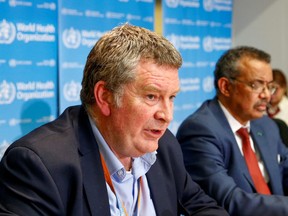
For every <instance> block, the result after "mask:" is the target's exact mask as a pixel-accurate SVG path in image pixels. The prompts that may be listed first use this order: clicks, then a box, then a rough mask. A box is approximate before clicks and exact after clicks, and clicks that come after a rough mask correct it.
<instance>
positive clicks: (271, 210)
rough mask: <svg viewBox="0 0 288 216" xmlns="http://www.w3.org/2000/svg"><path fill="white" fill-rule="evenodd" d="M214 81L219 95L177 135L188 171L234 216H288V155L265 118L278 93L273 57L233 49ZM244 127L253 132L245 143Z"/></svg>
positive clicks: (220, 62)
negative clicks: (242, 135)
mask: <svg viewBox="0 0 288 216" xmlns="http://www.w3.org/2000/svg"><path fill="white" fill-rule="evenodd" d="M214 76H215V88H216V92H217V96H216V97H215V98H214V99H213V100H207V101H205V102H204V103H203V104H202V106H201V107H200V108H199V109H198V110H197V111H196V112H195V113H193V114H192V115H190V116H189V117H187V119H185V120H184V122H183V123H182V124H181V126H180V127H179V129H178V132H177V135H176V137H177V138H178V140H179V142H180V144H181V148H182V151H183V156H184V164H185V166H186V168H187V170H188V172H189V173H190V175H191V176H192V179H193V180H195V181H196V182H197V183H199V184H200V186H202V188H203V189H204V191H205V192H206V193H207V194H208V195H210V196H212V197H213V198H214V199H215V200H216V201H217V202H218V203H219V204H221V205H222V206H223V207H225V208H226V210H227V211H228V212H229V213H230V214H231V215H233V216H238V215H239V216H251V215H265V216H270V215H271V216H276V215H277V216H278V215H283V216H284V215H288V197H286V195H287V193H288V150H287V148H286V147H285V146H284V144H283V143H282V141H281V138H280V135H279V130H278V128H277V126H276V124H275V123H274V122H273V121H272V120H271V119H270V118H269V117H267V116H266V115H264V113H265V110H266V106H267V103H268V102H269V100H270V97H271V94H273V92H274V91H275V89H274V87H273V85H272V81H273V80H272V69H271V66H270V55H269V54H267V53H265V52H263V51H261V50H258V49H256V48H253V47H246V46H242V47H236V48H233V49H230V50H228V51H227V52H225V53H224V54H223V55H222V56H221V58H220V59H219V60H218V62H217V64H216V68H215V71H214ZM242 127H244V128H246V129H248V131H250V134H249V135H250V137H249V135H248V139H246V141H244V139H243V140H242V138H241V133H240V132H238V129H240V128H242ZM246 129H244V130H246ZM241 131H243V129H241ZM246 131H247V130H246ZM248 140H249V141H248ZM246 144H247V145H246ZM244 146H246V147H244ZM242 147H244V148H243V149H242ZM248 147H249V148H250V150H251V148H252V151H250V150H249V151H250V153H249V154H250V156H253V158H254V159H253V160H254V162H255V163H253V162H252V161H253V160H251V157H249V155H247V149H248ZM251 152H252V153H251ZM255 153H256V155H255ZM248 158H249V159H248ZM246 161H247V162H246ZM252 164H254V166H253V168H251V165H252ZM252 169H253V170H252ZM250 170H252V171H250ZM256 173H259V175H256ZM256 178H257V180H255V179H256ZM260 182H262V183H261V184H259V183H260ZM263 188H265V189H263Z"/></svg>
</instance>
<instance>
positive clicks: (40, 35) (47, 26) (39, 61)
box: [0, 0, 58, 158]
mask: <svg viewBox="0 0 288 216" xmlns="http://www.w3.org/2000/svg"><path fill="white" fill-rule="evenodd" d="M0 8H1V9H0V11H1V13H0V158H1V157H2V154H3V153H4V150H5V149H6V148H7V147H8V145H9V144H10V143H11V142H13V141H14V140H16V139H17V138H19V137H21V136H23V135H24V134H26V133H28V132H29V131H31V130H32V129H33V128H35V127H38V126H40V125H42V124H44V123H46V122H49V121H51V120H53V119H55V118H56V116H57V115H58V109H57V105H58V104H57V86H58V83H57V28H58V27H57V3H56V1H51V0H49V3H48V2H47V1H41V0H37V1H5V0H4V1H0Z"/></svg>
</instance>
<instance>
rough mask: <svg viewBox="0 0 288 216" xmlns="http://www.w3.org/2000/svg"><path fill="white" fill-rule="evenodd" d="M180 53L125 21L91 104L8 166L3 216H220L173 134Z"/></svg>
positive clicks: (100, 65)
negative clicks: (186, 163)
mask: <svg viewBox="0 0 288 216" xmlns="http://www.w3.org/2000/svg"><path fill="white" fill-rule="evenodd" d="M181 64H182V59H181V56H180V54H179V52H178V51H177V50H176V49H175V48H174V47H173V45H172V44H171V43H170V42H168V41H167V40H166V39H164V38H163V37H161V36H159V35H157V34H156V33H153V32H151V31H149V30H146V29H144V28H140V27H136V26H132V25H129V24H125V25H122V26H119V27H117V28H115V29H113V30H112V31H110V32H108V33H107V34H105V35H104V36H103V37H101V38H100V39H99V41H98V42H97V43H96V45H95V46H94V48H93V49H92V50H91V52H90V54H89V56H88V58H87V62H86V66H85V69H84V76H83V80H82V90H81V100H82V104H83V105H82V106H75V107H69V108H67V109H66V110H65V111H64V113H63V114H62V115H61V116H60V117H59V118H58V119H56V120H55V121H53V122H51V123H48V124H46V125H44V126H42V127H40V128H38V129H36V130H34V131H32V132H31V133H29V134H28V135H26V136H24V137H23V138H21V139H19V140H18V141H16V142H15V143H14V144H12V145H11V146H10V147H9V148H8V149H7V151H6V153H5V154H4V156H3V158H2V161H1V163H0V215H33V216H35V215H53V216H56V215H61V216H62V215H69V216H74V215H75V216H81V215H83V216H84V215H85V216H86V215H95V216H98V215H141V216H142V215H143V216H146V215H147V216H152V215H163V216H168V215H173V216H174V215H180V214H183V215H199V216H200V215H203V216H204V215H217V216H225V215H228V214H227V212H226V211H225V210H224V209H223V208H222V207H219V206H217V204H216V202H215V201H214V200H213V199H212V198H210V197H209V196H207V195H206V194H205V193H204V192H203V190H202V189H201V188H200V187H199V186H198V185H197V184H196V183H195V182H193V181H192V179H191V177H190V176H189V174H188V173H187V171H186V170H185V167H184V163H183V158H182V152H181V149H180V145H179V143H178V142H177V140H176V138H175V137H174V136H173V135H172V134H171V133H170V132H169V130H167V127H168V124H169V122H170V121H171V119H172V113H173V99H174V97H175V95H176V94H177V92H178V91H179V78H178V69H179V67H180V66H181Z"/></svg>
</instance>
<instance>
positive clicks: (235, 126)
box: [218, 100, 250, 133]
mask: <svg viewBox="0 0 288 216" xmlns="http://www.w3.org/2000/svg"><path fill="white" fill-rule="evenodd" d="M218 102H219V104H220V107H221V109H222V111H223V112H224V115H225V116H226V119H227V121H228V123H229V125H230V127H231V129H232V131H233V133H236V131H237V130H239V129H240V128H241V127H245V128H247V130H248V131H250V121H248V122H247V124H246V125H242V124H241V123H240V122H239V121H237V120H236V119H235V118H234V117H233V116H232V115H231V113H230V112H229V111H228V110H227V109H226V108H225V106H224V105H223V104H222V103H221V102H220V101H219V100H218Z"/></svg>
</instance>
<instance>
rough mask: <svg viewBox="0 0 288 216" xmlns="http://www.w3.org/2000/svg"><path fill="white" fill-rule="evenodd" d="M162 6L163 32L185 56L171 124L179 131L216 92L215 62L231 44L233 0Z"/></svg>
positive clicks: (188, 0)
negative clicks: (184, 121) (187, 118)
mask: <svg viewBox="0 0 288 216" xmlns="http://www.w3.org/2000/svg"><path fill="white" fill-rule="evenodd" d="M162 8H163V35H164V36H165V37H166V38H168V39H169V40H170V41H171V42H172V43H173V44H174V45H175V47H176V48H177V49H178V50H179V51H180V53H181V55H182V57H183V66H182V68H181V69H180V71H179V73H180V82H181V92H180V93H179V95H177V97H176V99H175V106H174V119H173V121H172V123H171V124H170V126H169V128H170V129H171V131H172V132H173V133H174V134H176V132H177V129H178V127H179V125H180V124H181V122H182V121H183V120H184V119H185V118H186V117H187V116H188V115H190V114H192V113H193V112H194V111H195V110H196V109H197V108H198V107H199V106H200V105H201V104H202V102H203V101H204V100H206V99H208V98H212V97H213V96H214V95H215V89H214V84H213V83H214V79H213V70H214V66H215V62H216V61H217V60H218V58H219V57H220V55H221V54H222V53H223V52H224V51H226V50H227V49H229V48H230V47H231V34H232V33H231V27H232V0H177V1H170V0H163V1H162Z"/></svg>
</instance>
